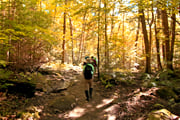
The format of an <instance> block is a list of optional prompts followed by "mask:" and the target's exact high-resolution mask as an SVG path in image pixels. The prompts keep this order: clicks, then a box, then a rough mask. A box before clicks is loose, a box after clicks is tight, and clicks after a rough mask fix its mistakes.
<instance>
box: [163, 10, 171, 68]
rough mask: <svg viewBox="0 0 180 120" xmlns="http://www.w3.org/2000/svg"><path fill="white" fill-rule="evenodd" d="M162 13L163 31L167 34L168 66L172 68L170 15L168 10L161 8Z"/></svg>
mask: <svg viewBox="0 0 180 120" xmlns="http://www.w3.org/2000/svg"><path fill="white" fill-rule="evenodd" d="M161 15H162V17H161V18H162V26H163V32H164V35H165V41H164V43H165V54H166V68H167V69H170V70H171V66H172V61H171V60H170V59H171V56H170V55H171V54H170V38H169V35H170V34H169V25H168V16H167V11H166V10H165V9H164V10H161Z"/></svg>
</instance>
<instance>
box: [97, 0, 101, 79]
mask: <svg viewBox="0 0 180 120" xmlns="http://www.w3.org/2000/svg"><path fill="white" fill-rule="evenodd" d="M100 12H101V0H99V10H98V44H97V56H98V64H97V70H98V80H100V71H99V67H100V55H99V53H100Z"/></svg>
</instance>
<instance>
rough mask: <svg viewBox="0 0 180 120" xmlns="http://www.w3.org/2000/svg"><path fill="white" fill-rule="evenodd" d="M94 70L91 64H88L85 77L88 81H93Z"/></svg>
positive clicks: (85, 68)
mask: <svg viewBox="0 0 180 120" xmlns="http://www.w3.org/2000/svg"><path fill="white" fill-rule="evenodd" d="M93 71H94V68H93V66H92V65H91V64H86V65H85V67H84V77H85V79H87V80H90V79H92V77H93Z"/></svg>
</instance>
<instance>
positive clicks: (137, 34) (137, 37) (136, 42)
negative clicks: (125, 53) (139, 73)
mask: <svg viewBox="0 0 180 120" xmlns="http://www.w3.org/2000/svg"><path fill="white" fill-rule="evenodd" d="M139 29H140V20H139V17H138V27H137V31H136V40H135V51H136V58H135V61H136V63H137V57H138V55H137V45H138V39H139Z"/></svg>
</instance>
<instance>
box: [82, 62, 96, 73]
mask: <svg viewBox="0 0 180 120" xmlns="http://www.w3.org/2000/svg"><path fill="white" fill-rule="evenodd" d="M87 65H89V66H91V67H92V72H93V73H94V66H93V65H92V64H90V63H87V64H86V65H84V66H83V72H84V70H85V67H86V66H87Z"/></svg>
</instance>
